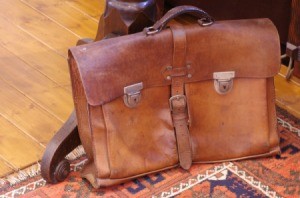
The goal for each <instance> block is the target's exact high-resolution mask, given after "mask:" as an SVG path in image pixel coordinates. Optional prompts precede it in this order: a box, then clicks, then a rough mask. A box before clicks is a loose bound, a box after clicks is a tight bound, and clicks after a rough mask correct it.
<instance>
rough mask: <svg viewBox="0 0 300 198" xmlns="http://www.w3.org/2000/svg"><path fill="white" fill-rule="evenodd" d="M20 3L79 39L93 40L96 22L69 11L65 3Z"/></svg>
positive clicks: (27, 0) (59, 0)
mask: <svg viewBox="0 0 300 198" xmlns="http://www.w3.org/2000/svg"><path fill="white" fill-rule="evenodd" d="M22 2H24V3H25V4H26V5H28V6H30V7H32V8H33V9H35V10H37V11H38V12H40V13H42V14H43V15H45V16H46V17H48V18H50V19H52V20H53V21H55V22H57V23H58V24H60V25H61V26H63V27H64V28H66V29H68V30H69V31H71V32H72V33H74V34H76V35H77V36H78V37H79V38H86V37H87V38H95V36H96V32H95V29H97V27H98V20H96V19H94V18H93V17H90V16H88V15H86V14H84V13H82V12H80V11H79V10H78V9H75V8H73V7H72V8H71V9H70V6H69V4H68V3H67V2H66V1H63V0H52V1H41V0H22Z"/></svg>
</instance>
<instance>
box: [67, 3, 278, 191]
mask: <svg viewBox="0 0 300 198" xmlns="http://www.w3.org/2000/svg"><path fill="white" fill-rule="evenodd" d="M183 13H192V14H193V15H195V16H196V17H198V18H199V20H198V21H195V23H194V24H191V25H186V26H172V27H171V28H166V25H167V23H168V22H169V21H170V20H171V19H173V18H174V17H176V16H178V15H180V14H183ZM69 63H70V71H71V80H72V88H73V96H74V102H75V108H76V115H77V119H78V128H79V134H80V138H81V141H82V144H83V147H84V149H85V150H86V153H87V156H88V158H89V162H88V164H87V165H86V166H85V168H84V169H83V171H82V176H83V177H85V178H87V179H88V180H89V181H90V182H91V183H92V185H93V186H94V187H96V188H97V187H100V186H110V185H113V184H117V183H121V182H124V181H127V180H130V179H132V178H136V177H139V176H142V175H145V174H149V173H153V172H157V171H161V170H165V169H169V168H172V167H176V166H179V165H180V166H181V167H182V168H184V169H189V168H190V166H191V164H192V163H211V162H222V161H228V160H240V159H246V158H254V157H263V156H270V155H274V154H278V153H279V152H280V149H279V145H278V144H279V141H278V134H277V130H276V112H275V104H274V100H275V97H274V84H273V77H274V75H276V74H277V72H278V71H279V67H280V46H279V37H278V33H277V31H276V28H275V26H274V25H273V24H272V22H271V21H270V20H268V19H251V20H232V21H217V22H214V21H213V19H212V18H211V17H210V16H209V15H208V14H207V13H205V12H204V11H202V10H200V9H198V8H196V7H192V6H180V7H176V8H174V9H172V10H170V11H169V12H168V13H167V14H166V15H165V16H164V17H163V18H162V19H161V20H159V21H158V22H157V23H156V24H154V26H153V27H150V28H146V29H145V31H144V32H140V33H137V34H132V35H127V36H122V37H117V38H111V39H108V40H103V41H99V42H95V43H91V44H88V45H83V46H78V47H74V48H71V49H70V51H69Z"/></svg>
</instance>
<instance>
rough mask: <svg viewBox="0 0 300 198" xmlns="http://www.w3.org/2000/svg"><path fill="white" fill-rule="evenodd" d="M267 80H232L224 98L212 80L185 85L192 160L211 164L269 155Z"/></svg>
mask: <svg viewBox="0 0 300 198" xmlns="http://www.w3.org/2000/svg"><path fill="white" fill-rule="evenodd" d="M266 89H267V85H266V79H242V78H237V79H234V80H233V88H232V90H231V91H230V92H229V93H227V94H224V95H220V94H218V93H217V92H216V91H215V89H214V84H213V81H211V80H209V81H204V82H198V83H191V84H188V85H187V87H186V91H187V100H188V106H189V114H190V135H191V140H192V149H193V161H194V162H210V161H222V160H230V159H238V158H241V157H247V156H253V155H258V154H264V153H268V152H269V151H270V145H269V126H268V124H269V122H268V105H267V94H266V93H267V90H266Z"/></svg>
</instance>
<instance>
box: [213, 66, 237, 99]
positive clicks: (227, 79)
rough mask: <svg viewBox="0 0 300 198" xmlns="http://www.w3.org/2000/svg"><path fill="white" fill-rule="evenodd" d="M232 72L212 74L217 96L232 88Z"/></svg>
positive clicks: (233, 73)
mask: <svg viewBox="0 0 300 198" xmlns="http://www.w3.org/2000/svg"><path fill="white" fill-rule="evenodd" d="M234 77H235V72H234V71H227V72H214V74H213V78H214V86H215V90H216V92H217V93H219V94H227V93H228V92H229V91H230V90H231V89H232V87H233V78H234Z"/></svg>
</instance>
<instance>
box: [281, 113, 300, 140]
mask: <svg viewBox="0 0 300 198" xmlns="http://www.w3.org/2000/svg"><path fill="white" fill-rule="evenodd" d="M277 121H278V124H280V125H281V126H283V127H284V128H286V129H288V130H289V131H291V132H293V133H296V134H297V135H298V136H299V137H300V129H298V128H296V127H293V126H292V125H291V124H290V123H288V122H287V121H285V120H283V119H281V118H279V117H277Z"/></svg>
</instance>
